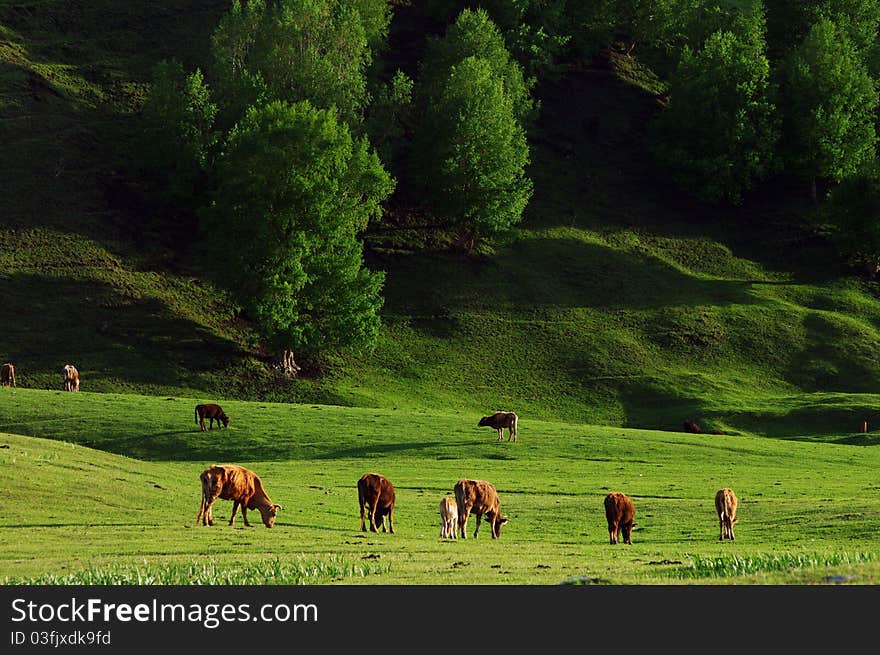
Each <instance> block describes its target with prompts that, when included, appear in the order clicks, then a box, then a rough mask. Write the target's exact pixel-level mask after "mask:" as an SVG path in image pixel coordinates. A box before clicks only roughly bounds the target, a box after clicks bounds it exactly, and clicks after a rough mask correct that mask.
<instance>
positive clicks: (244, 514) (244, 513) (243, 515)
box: [241, 502, 251, 527]
mask: <svg viewBox="0 0 880 655" xmlns="http://www.w3.org/2000/svg"><path fill="white" fill-rule="evenodd" d="M241 518H242V519H244V524H245V525H246V526H247V527H251V524H250V523H248V520H247V503H246V502H245V503H242V504H241Z"/></svg>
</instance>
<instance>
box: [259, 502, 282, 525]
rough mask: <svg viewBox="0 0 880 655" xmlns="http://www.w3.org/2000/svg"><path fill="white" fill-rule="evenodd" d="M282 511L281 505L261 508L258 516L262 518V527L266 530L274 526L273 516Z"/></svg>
mask: <svg viewBox="0 0 880 655" xmlns="http://www.w3.org/2000/svg"><path fill="white" fill-rule="evenodd" d="M282 509H284V508H283V507H281V505H278V504H275V505H269V506H268V507H261V508H260V514H261V515H262V516H263V525H265V526H266V527H267V528H271V527H272V526H273V525H275V516H276V515H277V514H278V512H279V511H280V510H282Z"/></svg>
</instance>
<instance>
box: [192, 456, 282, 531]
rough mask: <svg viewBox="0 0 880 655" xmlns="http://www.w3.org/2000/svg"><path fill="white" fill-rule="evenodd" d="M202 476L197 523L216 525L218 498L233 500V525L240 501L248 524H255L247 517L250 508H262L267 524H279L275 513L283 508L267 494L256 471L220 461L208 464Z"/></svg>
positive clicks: (270, 525) (231, 522) (231, 519)
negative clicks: (200, 502) (212, 464)
mask: <svg viewBox="0 0 880 655" xmlns="http://www.w3.org/2000/svg"><path fill="white" fill-rule="evenodd" d="M199 477H200V479H201V481H202V504H201V506H200V507H199V514H198V516H197V517H196V525H198V524H199V521H200V520H201V521H202V525H214V515H213V512H212V508H213V506H214V501H215V500H217V499H218V498H221V499H223V500H231V501H232V516H230V517H229V525H233V523H234V522H235V511H236V510H237V509H238V507H239V505H240V506H241V516H242V518H243V519H244V524H245V525H246V526H248V527H250V525H251V524H250V523H248V520H247V511H248V510H249V509H256V510H259V512H260V515H261V516H262V517H263V524H264V525H265V526H266V527H267V528H271V527H272V526H273V525H275V516H276V514H277V513H278V511H279V510H281V509H283V508H282V507H281V505H277V504H275V503H273V502H272V500H271V499H270V498H269V496H268V495H266V491H265V490H264V489H263V483H262V481H261V480H260V478H259V477H258V476H257V474H256V473H254V472H253V471H250V470H248V469H246V468H244V467H243V466H238V465H237V464H217V465H214V466H209V467H208V468H206V469H205V470H204V471H202V474H201V475H200V476H199Z"/></svg>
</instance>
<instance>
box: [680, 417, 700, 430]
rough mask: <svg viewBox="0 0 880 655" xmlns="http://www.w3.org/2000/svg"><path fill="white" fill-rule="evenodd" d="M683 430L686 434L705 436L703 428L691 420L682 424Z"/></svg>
mask: <svg viewBox="0 0 880 655" xmlns="http://www.w3.org/2000/svg"><path fill="white" fill-rule="evenodd" d="M682 429H684V431H685V432H690V433H691V434H703V428H701V427H700V425H699V424H698V423H697V422H696V421H692V420H691V419H687V420H685V422H684V423H683V424H682Z"/></svg>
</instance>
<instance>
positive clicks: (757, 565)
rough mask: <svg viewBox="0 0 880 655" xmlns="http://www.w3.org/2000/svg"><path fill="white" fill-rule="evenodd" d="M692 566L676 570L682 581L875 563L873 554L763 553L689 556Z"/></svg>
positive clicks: (675, 573)
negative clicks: (742, 555)
mask: <svg viewBox="0 0 880 655" xmlns="http://www.w3.org/2000/svg"><path fill="white" fill-rule="evenodd" d="M687 557H688V558H689V559H690V560H691V563H690V565H689V566H684V567H681V568H679V569H677V570H676V571H675V572H674V575H676V576H678V577H681V578H729V577H735V576H743V575H755V574H757V573H785V572H789V571H792V570H795V569H824V568H830V567H834V566H845V565H851V564H864V563H866V562H873V561H875V560H876V557H875V556H874V555H873V554H871V553H862V552H858V551H857V552H854V553H846V552H841V553H761V554H759V555H754V556H749V557H739V556H737V555H723V556H721V557H703V556H701V555H688V556H687Z"/></svg>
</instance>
